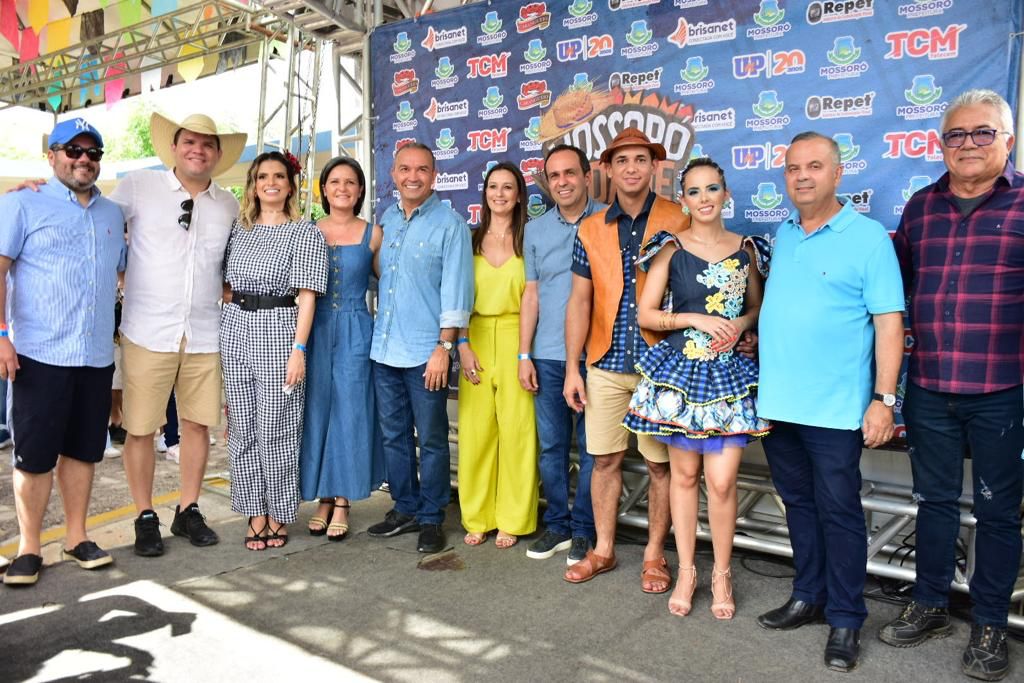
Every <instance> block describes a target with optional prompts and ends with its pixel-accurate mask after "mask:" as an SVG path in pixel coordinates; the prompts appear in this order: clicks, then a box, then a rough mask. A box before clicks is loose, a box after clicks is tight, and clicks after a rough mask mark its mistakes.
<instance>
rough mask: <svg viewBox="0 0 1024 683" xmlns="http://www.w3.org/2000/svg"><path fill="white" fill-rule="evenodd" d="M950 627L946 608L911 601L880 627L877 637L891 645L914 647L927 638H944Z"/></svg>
mask: <svg viewBox="0 0 1024 683" xmlns="http://www.w3.org/2000/svg"><path fill="white" fill-rule="evenodd" d="M952 629H953V627H952V626H950V624H949V610H948V609H946V608H945V607H923V606H921V605H919V604H917V603H916V602H912V603H910V604H909V605H907V606H906V607H904V608H903V612H902V613H901V614H900V615H899V616H898V617H896V618H895V619H893V620H892V621H890V622H889V623H888V624H886V625H885V626H883V627H882V630H880V631H879V632H878V639H879V640H881V641H882V642H883V643H886V644H888V645H892V646H893V647H914V646H915V645H920V644H921V643H923V642H924V641H926V640H928V639H929V638H945V637H946V636H948V635H949V634H950V633H951V632H952Z"/></svg>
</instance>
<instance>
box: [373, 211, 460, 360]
mask: <svg viewBox="0 0 1024 683" xmlns="http://www.w3.org/2000/svg"><path fill="white" fill-rule="evenodd" d="M380 224H381V228H382V229H383V231H384V241H383V243H382V244H381V248H380V271H381V272H380V286H379V299H378V306H377V319H376V320H375V321H374V325H373V343H372V346H371V348H370V357H371V358H372V359H373V360H375V361H377V362H379V363H384V364H385V365H390V366H392V367H396V368H412V367H416V366H418V365H423V364H424V363H426V362H427V360H429V358H430V354H431V353H433V352H434V349H435V348H436V347H437V341H438V339H439V338H440V337H439V335H440V331H441V329H443V328H449V327H456V328H458V327H466V326H467V325H469V314H470V311H471V310H472V309H473V249H472V246H471V245H470V237H469V234H470V233H469V227H468V226H467V225H466V221H465V220H463V219H462V217H461V216H459V215H458V214H457V213H455V212H454V211H452V210H451V209H450V208H448V207H447V206H446V205H445V204H442V203H441V200H440V199H438V198H437V194H436V193H431V195H430V196H429V197H427V199H426V201H424V202H423V204H421V205H420V206H418V207H416V208H415V209H414V210H413V212H412V215H411V216H410V217H409V218H408V219H406V215H405V211H404V210H403V209H402V205H401V202H398V203H396V204H394V205H393V206H391V207H390V208H388V209H387V211H385V212H384V215H383V216H382V217H381V221H380Z"/></svg>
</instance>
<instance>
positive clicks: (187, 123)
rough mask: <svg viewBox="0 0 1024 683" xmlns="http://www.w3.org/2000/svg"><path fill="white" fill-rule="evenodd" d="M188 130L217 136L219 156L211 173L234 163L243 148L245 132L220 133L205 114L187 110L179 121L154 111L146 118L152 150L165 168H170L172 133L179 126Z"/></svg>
mask: <svg viewBox="0 0 1024 683" xmlns="http://www.w3.org/2000/svg"><path fill="white" fill-rule="evenodd" d="M182 128H183V129H185V130H190V131H192V132H193V133H201V134H203V135H216V136H217V137H219V138H220V149H221V157H220V161H219V162H217V165H216V166H214V167H213V173H212V174H211V175H212V176H213V177H217V176H219V175H223V174H224V173H226V172H227V170H228V169H229V168H231V167H232V166H234V165H235V162H237V161H238V159H239V157H241V156H242V151H243V150H245V138H246V135H245V133H221V132H218V131H217V124H215V123H214V122H213V119H211V118H210V117H209V116H207V115H205V114H191V115H189V116H188V117H186V118H185V120H183V121H182V122H181V123H178V122H176V121H172V120H170V119H169V118H167V117H166V116H162V115H160V114H158V113H156V112H153V115H152V116H151V117H150V119H149V134H150V138H151V139H152V140H153V150H154V151H156V155H157V156H158V157H160V161H162V162H163V164H164V166H166V167H167V168H174V152H173V151H172V150H171V145H173V144H174V134H175V133H176V132H178V130H179V129H182Z"/></svg>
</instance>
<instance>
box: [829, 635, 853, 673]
mask: <svg viewBox="0 0 1024 683" xmlns="http://www.w3.org/2000/svg"><path fill="white" fill-rule="evenodd" d="M858 657H860V629H856V628H836V627H834V626H833V627H832V628H831V629H829V632H828V644H826V645H825V666H827V667H828V668H830V669H832V670H833V671H853V669H854V667H856V666H857V658H858Z"/></svg>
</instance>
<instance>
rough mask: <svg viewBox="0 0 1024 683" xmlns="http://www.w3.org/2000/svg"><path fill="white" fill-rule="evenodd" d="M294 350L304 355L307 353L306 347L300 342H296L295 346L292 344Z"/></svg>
mask: <svg viewBox="0 0 1024 683" xmlns="http://www.w3.org/2000/svg"><path fill="white" fill-rule="evenodd" d="M292 348H293V349H295V350H296V351H302V352H303V353H305V352H306V345H305V344H300V343H299V342H295V343H294V344H292Z"/></svg>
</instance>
